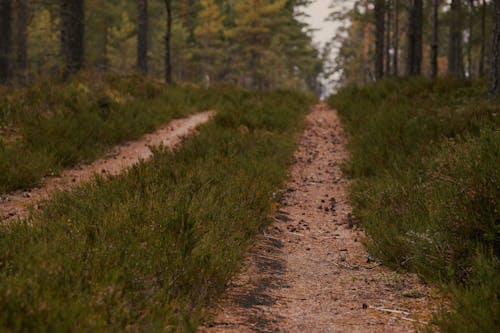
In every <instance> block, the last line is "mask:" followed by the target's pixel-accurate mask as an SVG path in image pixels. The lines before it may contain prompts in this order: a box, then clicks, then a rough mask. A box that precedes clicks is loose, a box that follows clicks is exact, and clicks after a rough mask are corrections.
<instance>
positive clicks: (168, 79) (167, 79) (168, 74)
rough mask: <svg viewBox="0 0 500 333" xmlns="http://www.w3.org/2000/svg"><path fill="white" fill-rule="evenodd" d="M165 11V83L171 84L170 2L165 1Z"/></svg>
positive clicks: (168, 0)
mask: <svg viewBox="0 0 500 333" xmlns="http://www.w3.org/2000/svg"><path fill="white" fill-rule="evenodd" d="M165 7H166V10H167V32H166V33H165V82H166V83H167V84H171V83H172V82H173V80H172V49H171V47H170V40H171V37H172V36H171V35H172V1H171V0H165Z"/></svg>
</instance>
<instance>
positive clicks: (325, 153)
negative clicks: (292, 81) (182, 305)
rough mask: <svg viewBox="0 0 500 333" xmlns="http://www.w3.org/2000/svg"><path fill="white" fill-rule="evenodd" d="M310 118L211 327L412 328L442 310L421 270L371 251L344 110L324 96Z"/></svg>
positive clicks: (289, 329)
mask: <svg viewBox="0 0 500 333" xmlns="http://www.w3.org/2000/svg"><path fill="white" fill-rule="evenodd" d="M307 121H308V123H309V125H308V127H307V129H306V130H305V132H304V135H303V137H302V139H301V142H300V146H299V148H298V150H297V152H296V154H295V163H294V166H293V167H292V170H291V175H290V176H291V177H290V180H289V183H288V185H287V191H286V194H285V195H284V197H283V199H282V202H281V204H282V208H281V210H280V211H279V212H278V215H277V217H276V218H275V222H274V223H273V224H272V225H271V226H269V227H268V228H267V230H266V231H265V232H264V234H263V235H262V236H261V237H260V239H259V240H258V241H257V244H256V245H255V246H254V248H253V249H252V250H251V253H250V254H249V255H248V257H247V259H246V260H245V263H244V266H243V267H244V271H243V272H242V273H241V274H239V275H237V276H236V277H235V278H234V279H233V280H232V281H231V283H230V285H229V287H228V289H227V291H226V294H225V295H224V296H223V299H222V300H221V302H220V303H219V304H218V306H217V310H216V312H217V313H216V314H214V319H213V320H212V321H211V322H209V323H207V324H206V325H205V326H204V327H202V328H200V331H201V332H411V331H414V330H415V328H416V325H417V324H421V323H423V322H425V321H426V320H429V319H430V318H431V316H432V313H433V311H435V310H436V306H435V304H436V300H435V299H433V298H432V297H431V295H432V293H433V292H432V291H431V290H430V289H429V288H428V287H426V286H424V285H422V284H421V283H419V281H418V278H417V277H416V276H415V275H411V274H398V273H396V272H394V271H392V270H390V269H388V268H386V267H384V266H382V265H380V264H379V263H377V262H373V261H372V260H371V259H369V257H368V256H367V253H366V251H365V250H364V248H363V245H362V240H363V237H364V234H363V232H362V231H361V230H360V229H358V228H357V227H356V225H355V222H354V221H353V218H352V215H351V207H350V205H349V203H348V201H347V199H348V198H347V195H348V186H349V180H348V179H347V178H346V177H345V176H344V175H343V174H342V172H341V169H340V165H341V164H342V163H343V162H344V161H345V159H346V158H347V157H348V153H347V150H346V147H345V143H346V140H345V136H344V133H343V131H342V127H341V124H340V121H339V118H338V116H337V113H336V112H335V111H332V110H328V109H327V108H326V106H324V105H318V106H316V107H314V108H313V111H312V112H311V113H310V114H309V115H308V117H307Z"/></svg>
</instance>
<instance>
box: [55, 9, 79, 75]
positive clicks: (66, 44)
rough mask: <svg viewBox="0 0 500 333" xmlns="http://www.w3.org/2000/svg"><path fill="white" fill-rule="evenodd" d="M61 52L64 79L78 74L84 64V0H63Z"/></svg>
mask: <svg viewBox="0 0 500 333" xmlns="http://www.w3.org/2000/svg"><path fill="white" fill-rule="evenodd" d="M60 10H61V13H60V15H61V52H62V56H63V59H64V77H68V76H69V75H72V74H75V73H76V72H78V71H79V70H80V69H81V68H82V67H83V63H84V33H85V23H84V19H85V17H84V16H85V13H84V0H61V8H60Z"/></svg>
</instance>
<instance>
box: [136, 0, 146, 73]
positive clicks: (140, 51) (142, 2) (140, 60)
mask: <svg viewBox="0 0 500 333" xmlns="http://www.w3.org/2000/svg"><path fill="white" fill-rule="evenodd" d="M137 13H138V15H137V16H138V17H137V67H138V68H139V70H140V71H141V72H143V73H145V74H146V73H147V72H148V0H138V1H137Z"/></svg>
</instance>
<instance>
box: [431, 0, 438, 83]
mask: <svg viewBox="0 0 500 333" xmlns="http://www.w3.org/2000/svg"><path fill="white" fill-rule="evenodd" d="M431 21H432V37H431V57H430V61H431V77H432V78H433V79H434V78H436V77H437V74H438V50H439V49H438V48H439V34H438V32H439V0H432V20H431Z"/></svg>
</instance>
